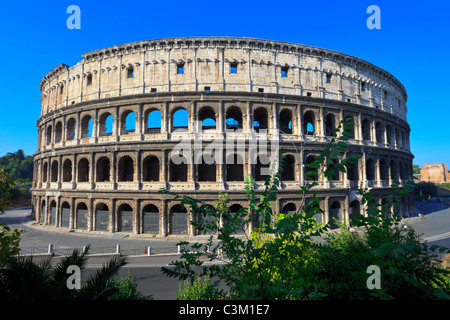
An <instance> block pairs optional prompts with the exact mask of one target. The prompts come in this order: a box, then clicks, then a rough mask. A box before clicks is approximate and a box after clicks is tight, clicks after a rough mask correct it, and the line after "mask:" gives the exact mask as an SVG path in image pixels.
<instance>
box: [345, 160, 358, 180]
mask: <svg viewBox="0 0 450 320" xmlns="http://www.w3.org/2000/svg"><path fill="white" fill-rule="evenodd" d="M350 156H351V155H349V157H350ZM358 163H359V160H357V161H356V162H355V163H352V164H351V167H350V168H346V170H347V180H349V181H358V180H359V164H358Z"/></svg>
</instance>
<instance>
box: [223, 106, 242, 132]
mask: <svg viewBox="0 0 450 320" xmlns="http://www.w3.org/2000/svg"><path fill="white" fill-rule="evenodd" d="M225 124H226V128H227V129H234V130H236V129H242V112H241V110H240V109H239V108H237V107H230V108H228V110H227V114H226V120H225Z"/></svg>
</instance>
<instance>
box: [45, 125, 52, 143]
mask: <svg viewBox="0 0 450 320" xmlns="http://www.w3.org/2000/svg"><path fill="white" fill-rule="evenodd" d="M52 130H53V128H52V125H49V126H47V131H46V134H45V136H46V138H47V141H46V142H47V145H49V144H51V143H52Z"/></svg>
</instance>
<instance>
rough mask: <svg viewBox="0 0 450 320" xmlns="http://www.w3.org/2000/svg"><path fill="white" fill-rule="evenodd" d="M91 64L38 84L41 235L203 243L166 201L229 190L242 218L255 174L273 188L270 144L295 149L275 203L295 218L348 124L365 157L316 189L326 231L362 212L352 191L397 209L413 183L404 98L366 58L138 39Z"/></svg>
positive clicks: (259, 45)
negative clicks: (310, 166)
mask: <svg viewBox="0 0 450 320" xmlns="http://www.w3.org/2000/svg"><path fill="white" fill-rule="evenodd" d="M82 57H83V59H82V60H81V61H80V62H79V63H77V64H76V65H74V66H71V67H69V66H67V65H65V64H60V65H59V66H57V67H56V68H54V69H53V70H52V71H50V72H49V73H48V74H47V75H46V76H45V77H44V78H43V79H42V81H41V83H40V90H41V92H42V98H41V116H40V118H39V119H38V121H37V127H38V144H37V145H38V146H37V152H36V153H35V154H34V168H35V170H34V182H33V183H34V185H33V192H32V194H33V198H32V201H33V206H34V210H33V212H34V217H35V220H36V221H38V222H40V223H44V224H50V225H53V226H55V227H60V228H66V229H68V230H83V231H85V232H88V231H92V232H101V233H115V232H126V233H133V234H139V235H143V236H145V235H149V236H159V237H168V236H169V237H170V236H180V235H181V236H195V235H198V234H199V232H198V231H197V230H195V229H194V228H193V227H192V226H191V225H190V223H189V222H190V220H191V216H190V214H189V211H186V210H185V209H184V208H182V207H181V206H180V203H179V201H176V200H174V199H173V197H172V196H168V195H162V194H160V193H158V190H159V189H160V188H166V189H169V190H170V191H174V192H177V193H179V194H188V195H191V196H194V197H197V198H201V199H203V200H205V201H206V202H207V203H208V204H211V205H214V201H215V200H216V199H218V193H219V191H222V192H225V193H228V197H229V198H230V201H229V208H230V211H231V212H235V211H237V210H239V208H241V207H242V206H246V205H248V203H247V201H246V196H245V193H244V179H245V176H246V175H247V174H251V175H253V177H254V178H255V180H256V183H257V188H261V185H263V183H264V181H263V180H264V179H265V177H266V174H267V170H264V169H267V166H268V163H267V156H266V157H264V154H261V156H259V155H260V154H259V153H258V152H259V151H260V150H264V145H265V144H266V147H267V148H266V149H267V150H268V152H267V153H266V154H267V155H273V154H274V153H275V152H274V149H271V148H272V146H273V145H277V144H278V145H277V148H278V147H279V148H283V149H284V150H285V151H286V155H287V156H286V163H287V167H286V170H285V172H283V176H282V179H283V181H282V182H283V183H282V185H281V190H280V192H279V198H278V199H277V201H276V202H275V203H274V204H273V205H274V208H275V210H276V211H278V212H292V211H294V210H296V209H298V207H299V205H300V200H299V188H300V186H301V185H302V184H304V183H305V172H306V170H307V167H305V164H306V163H308V162H311V161H312V160H313V159H314V157H316V156H317V155H318V154H319V153H320V152H321V151H322V150H323V148H324V146H325V143H326V142H327V141H329V139H330V138H331V136H332V134H333V129H334V128H335V127H336V126H337V124H338V123H339V121H341V120H343V119H346V118H348V117H351V118H353V121H354V123H355V125H354V130H353V132H352V135H353V136H352V139H350V147H349V148H348V150H347V154H351V155H359V156H360V159H359V162H358V163H357V165H355V166H353V168H352V170H348V172H347V173H342V172H338V173H337V174H336V175H335V176H334V179H333V181H328V180H327V179H325V178H323V177H319V178H318V182H319V186H317V187H315V189H316V191H317V195H318V196H320V197H322V198H323V200H322V201H321V207H322V209H323V212H324V213H323V214H322V216H318V218H319V219H320V220H322V221H323V222H327V221H329V220H330V219H331V217H337V218H338V219H340V220H341V221H343V222H345V223H349V221H350V218H351V215H352V214H354V213H355V212H356V211H360V210H363V206H362V205H361V204H360V199H359V197H358V195H357V192H356V191H355V190H356V188H364V189H369V190H371V191H372V192H373V194H374V197H375V199H377V201H378V202H379V203H380V204H386V205H388V206H389V205H390V206H392V203H389V201H388V199H387V195H388V194H389V192H390V190H389V189H388V188H387V187H388V186H389V185H390V184H391V183H392V181H394V180H397V179H400V180H401V181H402V182H403V183H404V182H405V181H404V180H402V179H403V177H405V176H406V175H407V174H408V173H409V172H411V171H412V159H413V155H412V154H411V152H410V148H409V132H410V127H409V125H408V123H407V120H406V112H407V108H406V100H407V95H406V92H405V89H404V87H403V85H402V84H401V83H400V82H399V81H398V80H397V79H396V78H395V77H394V76H392V75H391V74H390V73H388V72H387V71H385V70H383V69H381V68H379V67H377V66H375V65H373V64H371V63H369V62H367V61H364V60H362V59H359V58H356V57H353V56H350V55H347V54H343V53H339V52H335V51H331V50H327V49H321V48H316V47H311V46H306V45H300V44H293V43H285V42H279V41H269V40H261V39H252V38H233V37H206V38H205V37H201V38H200V37H189V38H171V39H158V40H150V41H141V42H134V43H129V44H124V45H118V46H114V47H109V48H105V49H101V50H96V51H93V52H89V53H86V54H84V55H82ZM238 142H239V143H238ZM275 142H277V143H275ZM227 143H230V144H227ZM255 145H256V146H257V147H256V148H255ZM212 146H213V147H215V148H213V147H212ZM206 149H208V150H209V151H208V152H206ZM195 150H203V151H204V152H203V153H202V152H195ZM211 150H212V151H211ZM255 150H256V151H255ZM207 155H212V156H209V157H208V156H207ZM270 159H273V158H270ZM269 165H270V164H269ZM257 190H258V189H257ZM401 204H402V205H401V208H400V209H399V210H400V213H401V215H402V216H409V215H410V214H412V213H413V211H414V202H413V198H412V196H408V195H405V196H402V198H401ZM393 208H394V206H393ZM252 227H253V225H249V226H246V228H247V230H251V229H252Z"/></svg>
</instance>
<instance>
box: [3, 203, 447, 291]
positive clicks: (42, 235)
mask: <svg viewBox="0 0 450 320" xmlns="http://www.w3.org/2000/svg"><path fill="white" fill-rule="evenodd" d="M421 205H423V208H421ZM417 208H418V209H419V212H423V213H424V215H425V217H424V219H421V218H419V217H413V218H408V219H405V220H404V221H403V223H406V224H407V225H409V226H411V227H412V228H414V229H415V230H416V231H417V232H418V233H419V234H421V235H422V237H423V238H424V240H426V241H427V243H429V244H438V245H441V246H444V247H447V248H450V207H449V206H444V205H441V204H437V203H418V205H417ZM29 212H30V209H29V208H24V209H14V210H7V211H5V214H3V215H0V224H8V225H11V226H13V227H17V228H22V229H24V230H25V232H24V233H23V235H22V239H21V243H20V246H21V248H23V249H24V250H25V249H26V248H30V247H36V248H43V250H46V248H48V245H49V244H50V243H51V244H53V248H54V250H64V249H72V248H80V249H81V248H82V247H83V246H86V245H89V244H90V245H91V247H92V248H93V250H94V249H96V248H104V250H106V251H107V252H111V253H113V252H114V251H115V248H116V245H117V244H119V245H120V248H121V250H129V252H131V253H133V252H134V253H133V254H132V255H130V256H128V264H127V265H126V266H125V267H124V268H123V269H122V270H121V271H120V273H119V275H118V276H119V277H123V276H126V275H127V273H128V270H129V271H130V274H131V275H132V277H136V281H137V283H138V290H139V291H140V292H141V293H142V294H144V295H148V294H152V295H153V297H154V299H156V300H161V299H163V300H173V299H175V298H176V294H177V292H178V280H177V279H172V278H169V277H167V276H165V275H164V274H162V272H161V266H167V265H168V264H169V263H170V262H171V261H174V260H175V259H177V258H178V257H179V255H177V254H176V243H177V242H178V240H176V239H170V240H168V239H157V238H145V239H144V238H142V237H139V236H133V235H129V236H127V237H125V238H122V237H123V236H125V235H121V234H116V235H108V234H102V235H100V234H92V233H89V234H87V233H83V232H68V231H67V230H64V229H62V228H54V227H50V226H38V225H35V224H34V222H33V221H31V219H30V218H29V217H27V214H28V213H29ZM192 241H201V238H200V240H199V238H196V239H192ZM148 246H151V247H152V248H154V250H155V251H156V250H158V249H160V250H163V248H167V250H168V249H169V248H170V249H171V252H174V254H165V255H154V256H146V255H144V247H148ZM133 250H134V251H133ZM91 252H92V250H91ZM129 254H130V253H129ZM110 257H111V255H104V256H96V257H92V258H90V259H89V261H88V265H89V267H88V268H87V269H86V270H85V271H84V273H83V274H82V277H83V279H87V278H88V277H89V276H90V275H91V274H93V273H94V272H95V269H96V268H97V267H99V266H101V265H102V264H103V263H104V262H105V261H107V260H108V259H109V258H110ZM219 263H223V262H220V261H219Z"/></svg>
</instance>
